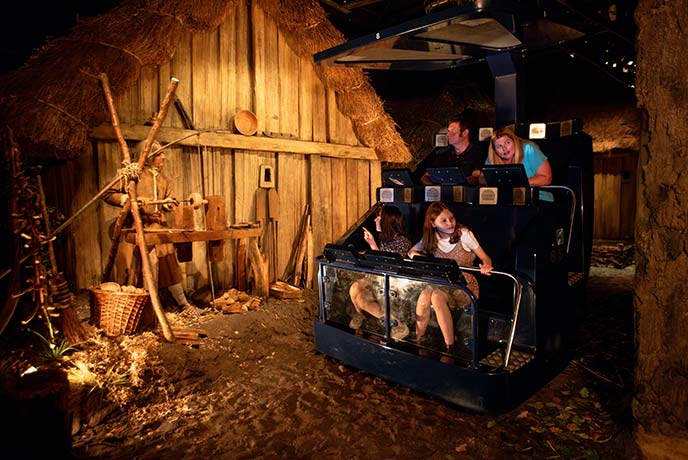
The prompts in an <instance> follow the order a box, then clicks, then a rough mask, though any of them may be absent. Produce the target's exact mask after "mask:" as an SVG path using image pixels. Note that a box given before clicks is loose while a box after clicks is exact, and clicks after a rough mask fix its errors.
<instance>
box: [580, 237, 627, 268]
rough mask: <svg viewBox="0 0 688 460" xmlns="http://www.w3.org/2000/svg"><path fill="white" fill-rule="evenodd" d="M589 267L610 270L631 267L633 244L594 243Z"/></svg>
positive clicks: (619, 242) (621, 242) (617, 242)
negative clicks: (608, 268)
mask: <svg viewBox="0 0 688 460" xmlns="http://www.w3.org/2000/svg"><path fill="white" fill-rule="evenodd" d="M590 265H592V266H593V267H610V268H626V267H628V266H629V265H633V244H632V243H630V242H626V241H595V243H594V244H593V247H592V256H591V260H590Z"/></svg>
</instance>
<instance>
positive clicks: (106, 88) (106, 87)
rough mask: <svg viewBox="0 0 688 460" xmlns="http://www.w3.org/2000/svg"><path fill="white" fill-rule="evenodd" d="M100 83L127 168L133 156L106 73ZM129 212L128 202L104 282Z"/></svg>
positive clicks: (117, 224)
mask: <svg viewBox="0 0 688 460" xmlns="http://www.w3.org/2000/svg"><path fill="white" fill-rule="evenodd" d="M100 81H101V83H102V84H103V93H104V94H105V103H106V104H107V108H108V111H109V112H110V119H111V120H112V128H113V129H114V131H115V136H116V137H117V143H119V149H120V151H121V152H122V166H125V167H126V166H128V165H129V163H131V155H130V153H129V146H128V145H127V141H126V140H124V136H123V135H122V130H121V128H120V125H119V116H118V115H117V110H116V109H115V100H114V98H113V97H112V91H111V90H110V81H109V80H108V77H107V75H106V74H105V73H101V74H100ZM129 211H131V203H130V202H129V201H127V202H126V203H125V204H124V206H123V207H122V212H121V213H120V214H119V216H118V217H117V220H116V221H115V227H114V231H113V232H112V245H111V246H110V254H109V256H108V260H107V264H105V270H104V271H103V281H110V276H111V274H112V268H113V266H114V265H115V258H116V257H117V251H118V250H119V239H120V236H121V234H122V226H123V225H124V220H125V219H126V217H127V215H128V214H129Z"/></svg>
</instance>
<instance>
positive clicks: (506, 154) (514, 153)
mask: <svg viewBox="0 0 688 460" xmlns="http://www.w3.org/2000/svg"><path fill="white" fill-rule="evenodd" d="M488 157H489V159H490V163H492V164H512V163H522V162H523V147H522V146H521V138H520V137H518V136H517V135H516V134H514V132H513V131H512V130H510V129H509V128H500V129H497V130H495V131H494V133H492V138H491V139H490V149H489V152H488Z"/></svg>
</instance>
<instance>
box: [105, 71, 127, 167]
mask: <svg viewBox="0 0 688 460" xmlns="http://www.w3.org/2000/svg"><path fill="white" fill-rule="evenodd" d="M100 81H101V82H102V83H103V92H104V93H105V102H106V103H107V106H108V110H109V111H110V118H111V119H112V128H113V129H114V130H115V136H116V137H117V142H118V143H119V148H120V150H121V151H122V164H123V165H128V164H129V162H130V161H131V156H130V155H129V146H128V145H127V142H126V141H125V140H124V136H122V130H121V129H120V126H119V117H118V116H117V111H116V110H115V101H114V99H113V98H112V92H111V91H110V81H109V80H108V77H107V75H106V74H104V73H101V74H100Z"/></svg>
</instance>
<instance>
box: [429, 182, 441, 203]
mask: <svg viewBox="0 0 688 460" xmlns="http://www.w3.org/2000/svg"><path fill="white" fill-rule="evenodd" d="M441 197H442V187H440V186H437V185H428V186H426V187H425V201H440V198H441Z"/></svg>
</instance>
